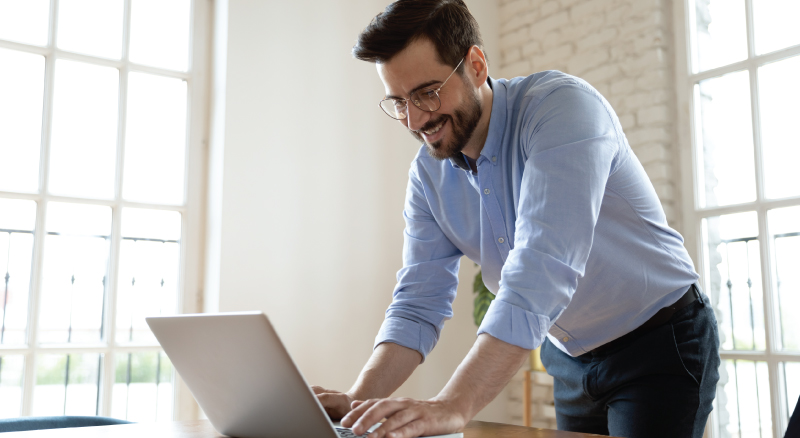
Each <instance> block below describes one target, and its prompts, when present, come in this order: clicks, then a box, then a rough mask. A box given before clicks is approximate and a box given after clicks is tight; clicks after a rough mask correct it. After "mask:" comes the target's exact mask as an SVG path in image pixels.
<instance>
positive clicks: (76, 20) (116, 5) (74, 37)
mask: <svg viewBox="0 0 800 438" xmlns="http://www.w3.org/2000/svg"><path fill="white" fill-rule="evenodd" d="M122 18H123V2H122V0H59V2H58V39H57V43H58V47H59V48H60V49H63V50H68V51H71V52H79V53H85V54H87V55H94V56H101V57H103V58H112V59H119V58H120V56H121V54H122Z"/></svg>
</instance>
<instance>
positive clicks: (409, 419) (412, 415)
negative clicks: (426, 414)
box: [369, 406, 423, 438]
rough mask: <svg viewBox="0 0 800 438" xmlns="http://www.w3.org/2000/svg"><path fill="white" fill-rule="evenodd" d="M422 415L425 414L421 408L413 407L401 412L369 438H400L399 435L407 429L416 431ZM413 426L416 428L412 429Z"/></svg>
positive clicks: (384, 423)
mask: <svg viewBox="0 0 800 438" xmlns="http://www.w3.org/2000/svg"><path fill="white" fill-rule="evenodd" d="M422 415H423V412H422V410H421V409H420V407H419V406H411V407H409V408H406V409H403V410H400V411H398V412H396V413H395V414H394V415H392V416H391V417H388V419H387V420H386V421H384V422H383V424H381V426H380V427H379V428H378V429H376V430H375V431H374V432H373V433H371V434H370V435H369V438H385V437H389V438H395V437H397V436H400V435H398V434H399V433H402V432H401V430H403V429H407V431H413V430H416V429H417V426H418V425H417V423H419V421H417V420H419V419H420V417H422ZM411 424H414V426H413V427H410V426H409V425H411ZM415 436H418V435H415Z"/></svg>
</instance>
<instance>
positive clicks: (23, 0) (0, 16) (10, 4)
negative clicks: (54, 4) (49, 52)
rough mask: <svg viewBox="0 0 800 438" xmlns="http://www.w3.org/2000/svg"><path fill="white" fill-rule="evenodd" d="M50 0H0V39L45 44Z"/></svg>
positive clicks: (38, 44)
mask: <svg viewBox="0 0 800 438" xmlns="http://www.w3.org/2000/svg"><path fill="white" fill-rule="evenodd" d="M49 21H50V0H0V39H2V40H11V41H17V42H20V43H27V44H36V45H37V46H44V45H47V33H48V29H47V28H48V25H49Z"/></svg>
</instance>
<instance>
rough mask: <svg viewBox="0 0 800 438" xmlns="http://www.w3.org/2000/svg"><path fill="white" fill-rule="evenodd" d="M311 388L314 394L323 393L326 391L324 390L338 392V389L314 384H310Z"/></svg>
mask: <svg viewBox="0 0 800 438" xmlns="http://www.w3.org/2000/svg"><path fill="white" fill-rule="evenodd" d="M311 390H312V391H314V394H323V393H326V392H339V391H333V390H330V389H325V388H323V387H321V386H316V385H311Z"/></svg>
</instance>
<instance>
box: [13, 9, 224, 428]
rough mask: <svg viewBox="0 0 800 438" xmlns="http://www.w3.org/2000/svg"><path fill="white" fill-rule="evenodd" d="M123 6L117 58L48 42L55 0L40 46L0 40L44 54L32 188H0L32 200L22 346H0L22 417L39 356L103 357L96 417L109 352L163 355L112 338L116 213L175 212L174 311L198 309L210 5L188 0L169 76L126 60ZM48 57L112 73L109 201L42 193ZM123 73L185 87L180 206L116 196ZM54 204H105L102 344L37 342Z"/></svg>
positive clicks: (188, 409)
mask: <svg viewBox="0 0 800 438" xmlns="http://www.w3.org/2000/svg"><path fill="white" fill-rule="evenodd" d="M131 2H132V0H124V22H123V49H122V56H121V58H120V59H119V60H109V59H104V58H99V57H95V56H88V55H82V54H77V53H73V52H68V51H64V50H61V49H59V48H57V47H56V45H55V36H56V31H57V25H58V6H59V0H50V2H49V3H50V10H49V12H50V17H49V28H48V39H47V45H46V46H36V45H31V44H24V43H17V42H12V41H7V40H0V48H3V49H11V50H17V51H20V52H25V53H32V54H38V55H43V56H44V57H45V75H44V80H45V83H44V96H43V105H42V108H43V114H42V129H41V133H42V136H41V142H40V154H39V187H38V191H37V192H36V193H19V192H4V191H0V197H3V198H11V199H24V200H32V201H35V202H36V204H37V208H36V225H35V229H34V247H33V260H32V266H31V278H30V288H29V297H28V326H27V333H26V337H27V344H26V345H25V346H20V347H16V346H15V347H6V346H0V354H2V355H4V356H6V355H23V356H24V359H25V363H24V367H25V368H24V377H23V391H22V394H23V395H22V397H23V398H22V408H21V412H20V414H21V415H22V416H29V415H31V413H32V408H33V390H34V386H35V376H36V363H35V362H36V358H37V357H38V356H39V355H41V354H79V353H99V354H102V355H103V361H102V369H101V370H100V373H101V374H100V375H101V377H100V379H101V387H100V388H99V397H100V399H99V400H98V406H99V409H98V415H103V416H110V415H111V401H112V397H111V391H112V387H113V385H114V366H115V357H116V354H117V353H135V352H145V351H148V352H149V351H163V349H162V348H161V347H160V346H159V345H158V344H157V343H156V344H149V345H135V344H134V345H120V344H118V343H117V342H116V340H115V337H116V336H115V334H116V324H115V316H116V298H117V286H118V281H117V277H118V269H119V256H120V246H121V241H122V236H121V217H122V209H123V208H126V207H137V208H147V209H155V210H167V211H177V212H180V213H181V237H180V239H181V248H180V257H181V260H180V272H179V275H178V279H179V284H178V301H177V302H178V309H177V310H178V312H179V313H196V312H200V311H202V309H203V293H202V285H203V268H204V266H203V263H204V254H205V210H206V191H207V187H206V186H207V173H208V172H207V163H208V132H209V129H208V125H209V123H208V121H209V93H208V89H209V76H210V75H209V70H210V69H209V67H210V64H211V59H210V58H211V56H210V46H211V44H210V41H211V36H212V26H211V18H212V3H211V0H192V1H191V12H190V14H191V15H190V16H191V24H190V50H191V53H190V56H189V68H188V70H187V71H186V72H176V71H171V70H166V69H160V68H155V67H150V66H144V65H139V64H134V63H131V62H130V61H129V59H128V48H129V44H130V20H131V15H130V12H131ZM56 59H67V60H75V61H81V62H86V63H90V64H94V65H101V66H106V67H112V68H117V69H119V72H120V75H119V96H118V103H117V104H118V119H117V122H118V130H117V142H116V154H117V156H116V163H115V169H116V176H115V187H114V198H113V199H110V200H97V199H85V198H76V197H67V196H56V195H51V194H49V193H48V192H47V184H48V176H49V175H48V172H49V164H50V137H51V135H50V131H51V121H52V111H53V109H52V108H53V88H54V76H55V75H54V70H55V61H56ZM130 72H142V73H152V74H157V75H159V76H164V77H171V78H179V79H183V80H185V81H186V82H187V118H186V120H187V126H186V159H185V162H184V184H185V185H184V203H183V204H182V205H160V204H147V203H141V202H130V201H125V200H123V199H122V181H123V170H124V169H123V160H124V157H125V155H124V152H125V149H124V148H125V144H124V143H125V118H126V110H127V85H128V75H129V73H130ZM50 201H62V202H75V203H79V204H93V205H102V206H108V207H111V209H112V231H111V238H110V252H109V258H108V267H107V275H108V283H107V284H108V286H106V291H105V293H106V299H105V303H104V306H105V307H104V320H103V324H104V326H105V327H107V329H106V330H105V333H104V334H103V336H104V339H103V340H102V341H100V342H98V343H96V344H91V345H76V346H69V345H64V344H58V345H53V346H49V345H39V344H37V329H38V327H39V324H38V320H39V302H40V295H41V290H40V289H41V284H42V262H43V256H44V245H45V240H46V239H45V237H46V235H47V233H46V230H45V216H46V209H47V205H48V202H50ZM173 381H174V386H173V390H174V393H173V419H175V420H192V419H197V418H199V416H200V411H199V407H198V405H197V403H196V402H195V401H194V398H193V397H192V395H191V393H190V392H189V390H188V388H187V387H186V385H185V384H184V383H183V382H182V381H181V380H180V378H179V377H178V375H177V373H175V375H174V380H173Z"/></svg>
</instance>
